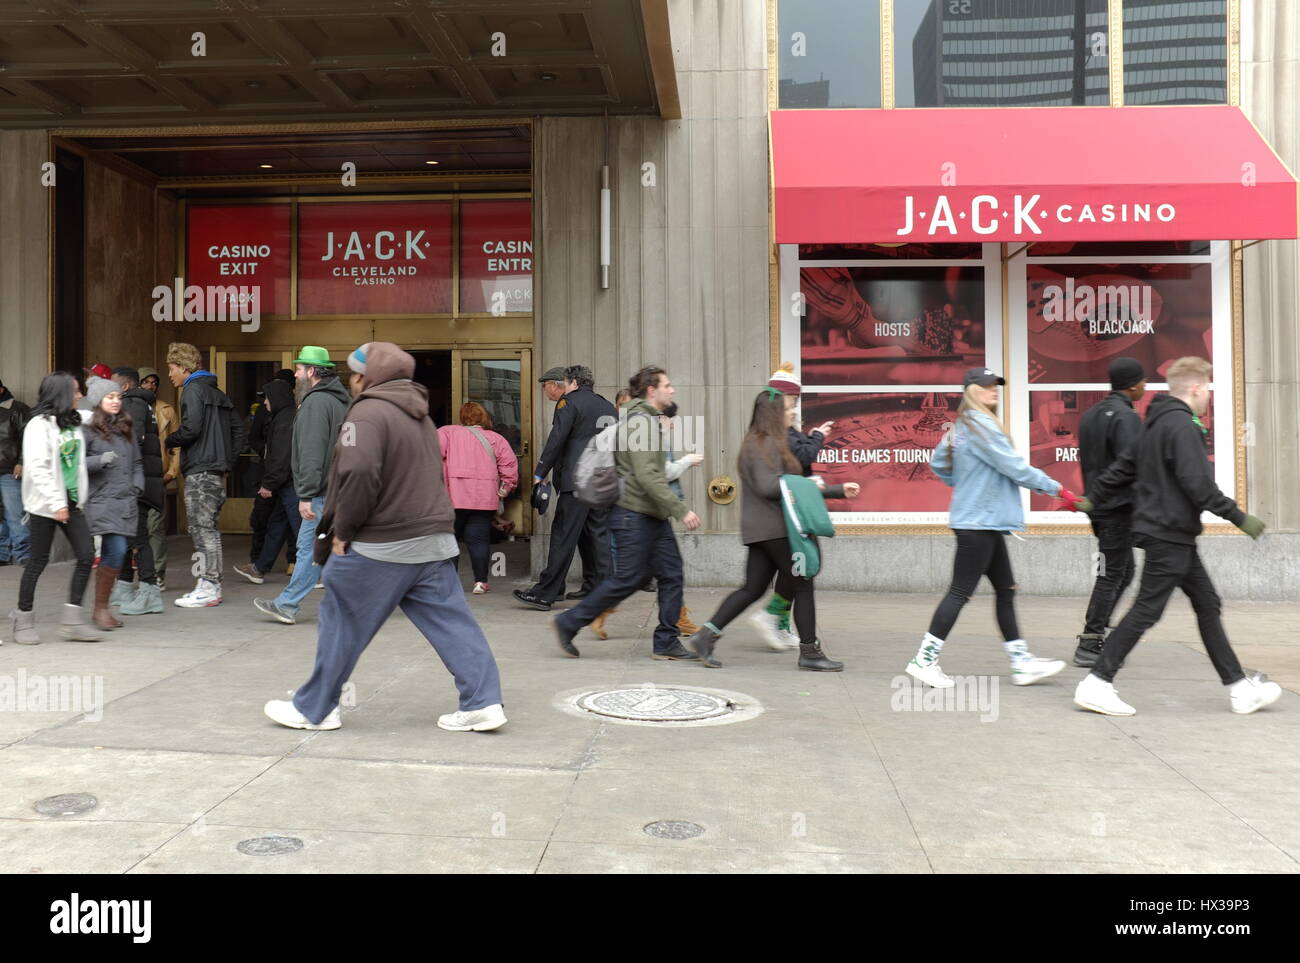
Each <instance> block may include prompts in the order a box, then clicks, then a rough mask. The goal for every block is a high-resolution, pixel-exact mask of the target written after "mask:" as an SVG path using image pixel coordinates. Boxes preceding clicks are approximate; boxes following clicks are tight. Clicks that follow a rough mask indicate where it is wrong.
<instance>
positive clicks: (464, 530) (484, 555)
mask: <svg viewBox="0 0 1300 963" xmlns="http://www.w3.org/2000/svg"><path fill="white" fill-rule="evenodd" d="M495 515H496V512H494V511H493V510H492V509H490V508H481V509H480V508H458V509H456V537H457V538H458V539H460V540H461V541H463V542H464V543H465V548H466V549H468V551H469V564H470V567H471V568H473V569H474V581H476V582H486V581H487V580H488V554H489V550H490V549H491V547H492V518H493V516H495ZM457 558H459V556H457Z"/></svg>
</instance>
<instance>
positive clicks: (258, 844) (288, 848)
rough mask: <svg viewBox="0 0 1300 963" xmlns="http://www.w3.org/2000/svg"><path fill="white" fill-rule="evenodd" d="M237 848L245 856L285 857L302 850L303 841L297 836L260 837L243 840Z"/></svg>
mask: <svg viewBox="0 0 1300 963" xmlns="http://www.w3.org/2000/svg"><path fill="white" fill-rule="evenodd" d="M235 848H236V849H237V850H239V851H240V852H241V853H243V854H244V855H245V856H283V855H285V854H286V853H296V852H298V850H300V849H302V840H301V839H299V838H298V837H297V836H258V837H256V838H254V839H245V840H243V841H242V842H241V843H239V844H238V845H237V846H236V847H235Z"/></svg>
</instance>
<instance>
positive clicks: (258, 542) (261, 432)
mask: <svg viewBox="0 0 1300 963" xmlns="http://www.w3.org/2000/svg"><path fill="white" fill-rule="evenodd" d="M275 377H276V380H278V381H283V382H284V383H285V384H287V385H288V386H289V389H290V390H292V389H293V388H294V386H295V384H296V382H295V381H294V377H293V372H292V371H291V370H290V369H288V368H281V369H280V370H279V371H277V372H276V373H275ZM259 394H260V396H261V397H262V404H260V405H258V407H257V411H256V412H255V413H254V414H253V421H252V424H250V425H249V427H248V447H249V448H251V449H252V450H253V451H254V453H256V455H257V459H258V460H259V461H260V462H261V464H262V473H263V475H265V473H266V432H267V427H268V426H269V425H270V423H271V412H270V410H269V409H268V408H267V406H266V392H265V391H263V392H260V393H259ZM295 406H296V402H295ZM295 513H296V512H295ZM272 519H275V521H274V522H273V521H272ZM272 524H276V525H281V524H282V525H285V526H287V525H288V524H289V520H288V518H287V517H286V515H285V508H284V504H283V503H282V502H281V501H280V500H279V499H278V498H254V499H253V510H252V511H251V512H250V513H249V515H248V527H249V528H250V529H252V531H253V537H252V539H251V540H250V541H249V545H248V560H249V561H250V562H253V563H254V564H256V563H257V560H258V559H259V558H261V557H262V546H263V545H264V544H265V543H266V533H267V529H268V528H270V526H271V525H272ZM297 554H298V545H297V543H296V542H290V543H289V548H288V551H287V552H286V553H285V555H286V557H287V558H288V560H289V565H290V566H292V565H293V563H294V560H295V557H296V556H297ZM289 574H291V575H292V574H293V573H292V572H290V573H289Z"/></svg>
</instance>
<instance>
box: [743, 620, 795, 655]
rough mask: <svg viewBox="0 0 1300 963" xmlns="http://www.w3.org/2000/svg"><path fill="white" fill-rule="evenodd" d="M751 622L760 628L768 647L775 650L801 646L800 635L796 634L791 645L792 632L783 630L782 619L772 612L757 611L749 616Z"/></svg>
mask: <svg viewBox="0 0 1300 963" xmlns="http://www.w3.org/2000/svg"><path fill="white" fill-rule="evenodd" d="M749 624H750V625H752V626H753V627H754V628H756V629H757V630H758V634H759V635H761V636H762V637H763V641H764V642H766V643H767V647H768V648H769V649H771V650H772V651H774V652H784V651H786V650H787V649H790V648H798V647H799V637H798V636H794V637H793V645H791V638H790V633H788V632H782V631H781V620H780V619H779V618H778V617H777V616H775V615H773V614H772V613H771V612H755V613H754V614H753V615H751V616H750V617H749Z"/></svg>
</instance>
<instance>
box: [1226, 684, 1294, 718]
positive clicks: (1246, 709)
mask: <svg viewBox="0 0 1300 963" xmlns="http://www.w3.org/2000/svg"><path fill="white" fill-rule="evenodd" d="M1228 697H1229V699H1230V700H1231V701H1232V711H1233V712H1235V713H1237V714H1238V715H1246V714H1248V713H1251V712H1254V711H1255V710H1256V709H1262V708H1264V706H1271V705H1272V704H1273V703H1274V702H1276V701H1277V700H1278V699H1280V698H1281V697H1282V687H1281V686H1280V685H1278V684H1277V683H1276V682H1261V681H1260V680H1259V679H1257V678H1254V677H1253V676H1248V677H1246V678H1245V679H1242V680H1241V681H1240V682H1234V683H1233V684H1232V685H1230V686H1228Z"/></svg>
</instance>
